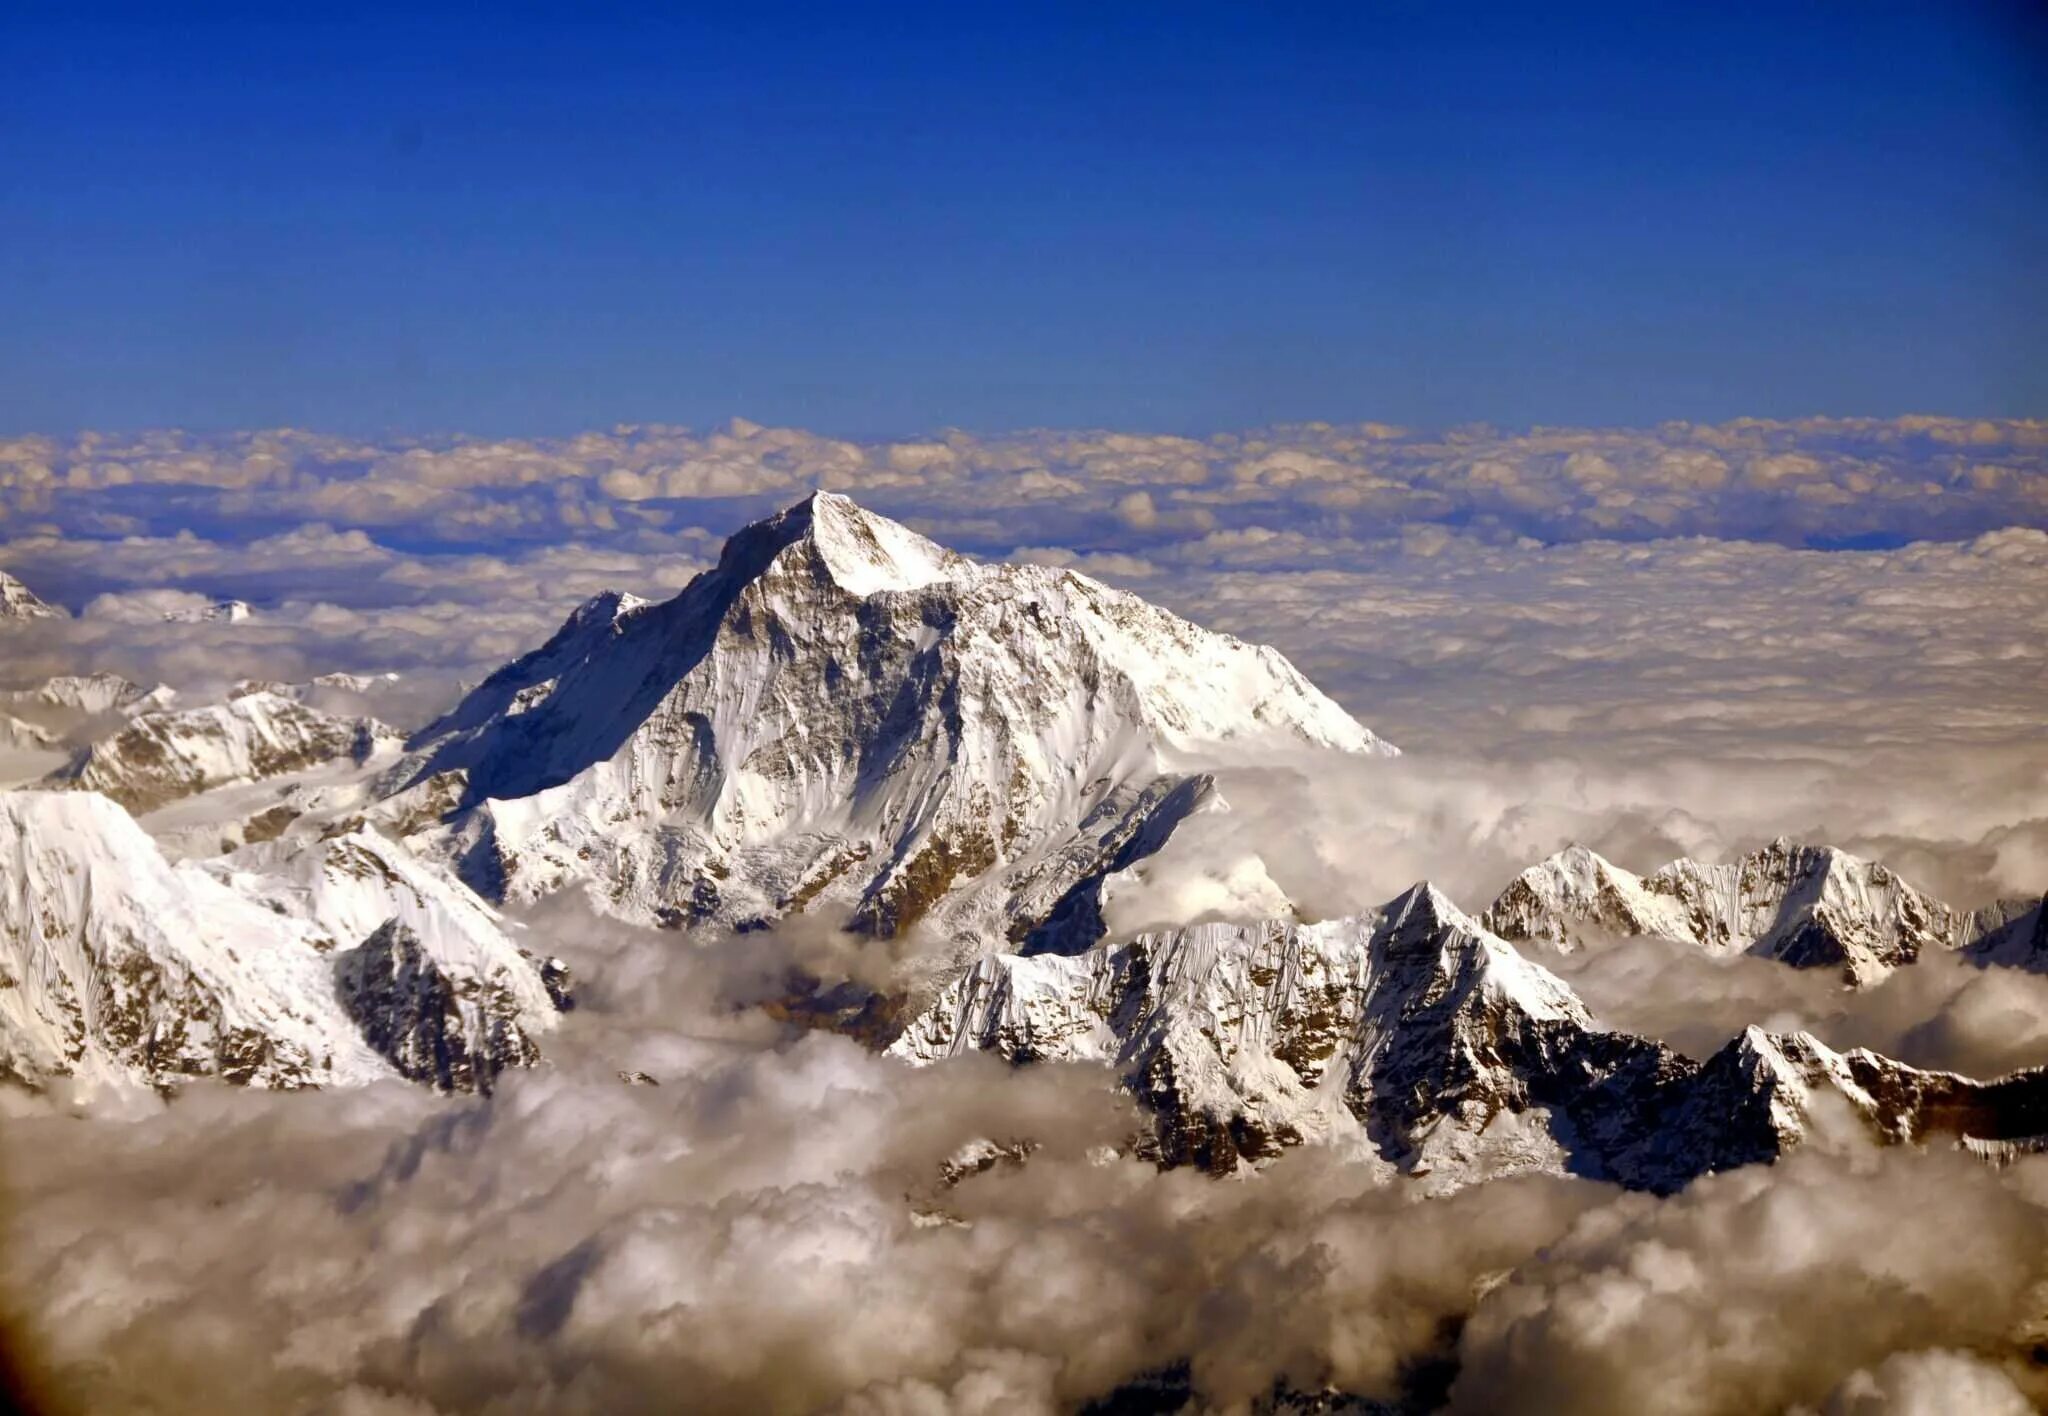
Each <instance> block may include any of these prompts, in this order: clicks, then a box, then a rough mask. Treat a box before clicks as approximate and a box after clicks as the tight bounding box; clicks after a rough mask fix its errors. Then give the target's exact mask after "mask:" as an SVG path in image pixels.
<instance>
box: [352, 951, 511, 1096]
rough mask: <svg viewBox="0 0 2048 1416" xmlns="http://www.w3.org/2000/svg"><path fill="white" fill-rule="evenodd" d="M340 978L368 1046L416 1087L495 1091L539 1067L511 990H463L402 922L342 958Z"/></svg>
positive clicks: (471, 986)
mask: <svg viewBox="0 0 2048 1416" xmlns="http://www.w3.org/2000/svg"><path fill="white" fill-rule="evenodd" d="M334 976H335V981H336V984H337V985H338V987H339V989H340V993H341V1000H342V1004H343V1006H344V1007H346V1008H347V1009H348V1014H349V1016H350V1017H351V1018H353V1019H355V1022H356V1025H357V1026H358V1027H359V1028H361V1030H362V1034H363V1037H364V1039H365V1040H366V1041H367V1042H368V1043H369V1044H370V1046H371V1047H373V1048H374V1049H376V1051H377V1053H378V1055H379V1056H381V1057H383V1058H384V1059H385V1060H386V1061H388V1062H390V1063H391V1065H392V1066H393V1067H396V1068H397V1069H398V1071H399V1073H400V1075H402V1076H404V1077H406V1078H408V1079H410V1080H412V1081H415V1082H423V1083H425V1084H427V1085H429V1086H432V1087H435V1088H437V1089H439V1090H441V1091H462V1092H468V1091H475V1092H488V1091H489V1090H490V1089H491V1080H492V1078H494V1077H496V1076H497V1075H498V1073H500V1072H502V1071H504V1070H505V1069H506V1068H507V1067H525V1066H530V1065H532V1064H533V1063H534V1062H535V1061H537V1060H539V1057H540V1049H539V1048H538V1047H536V1046H535V1045H534V1042H533V1040H532V1039H531V1038H529V1037H528V1036H527V1035H526V1033H525V1032H524V1031H523V1030H522V1029H521V1027H520V1025H519V1002H518V999H517V998H516V997H514V996H513V994H512V993H511V991H510V990H508V989H505V988H502V987H499V986H496V985H494V984H492V983H490V982H488V981H486V982H483V983H477V982H475V981H466V982H465V983H464V984H463V985H462V986H458V985H457V984H456V982H455V981H453V980H452V979H450V978H449V976H448V974H447V973H446V972H444V971H443V970H442V968H441V966H440V964H439V963H438V962H437V961H436V960H435V958H434V957H433V955H431V954H429V953H428V952H427V951H426V950H425V949H424V948H423V947H422V946H421V944H420V937H419V935H417V934H415V933H414V932H413V931H412V930H411V929H410V928H408V927H407V926H405V925H403V924H400V923H399V922H398V921H397V920H395V919H393V920H387V921H385V922H384V924H383V925H381V926H380V927H379V928H378V929H377V931H376V933H374V934H372V935H371V936H370V937H369V938H368V939H366V940H364V941H363V942H362V943H361V944H359V945H357V946H356V947H355V948H354V949H351V950H349V951H348V952H347V953H345V954H342V955H341V956H339V957H338V958H337V959H336V960H335V962H334Z"/></svg>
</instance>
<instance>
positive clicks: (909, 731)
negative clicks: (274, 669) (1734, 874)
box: [382, 492, 1391, 957]
mask: <svg viewBox="0 0 2048 1416" xmlns="http://www.w3.org/2000/svg"><path fill="white" fill-rule="evenodd" d="M1304 747H1315V748H1322V749H1328V750H1335V751H1344V752H1354V753H1373V752H1388V751H1391V749H1390V748H1388V747H1387V746H1386V745H1385V744H1383V743H1381V742H1380V741H1379V739H1377V738H1375V737H1374V736H1373V735H1372V734H1371V733H1370V732H1368V731H1367V730H1366V729H1365V728H1363V727H1361V726H1359V724H1358V723H1356V722H1355V721H1353V719H1352V718H1351V717H1350V716H1349V715H1348V714H1346V713H1345V712H1344V711H1343V710H1342V709H1340V708H1339V707H1337V705H1336V704H1335V703H1333V702H1331V701H1330V700H1329V699H1328V698H1326V697H1324V696H1323V695H1322V694H1321V693H1319V692H1318V691H1317V690H1316V689H1315V688H1314V687H1313V686H1311V685H1310V684H1309V683H1308V681H1307V680H1306V679H1304V678H1303V677H1302V676H1301V675H1300V674H1299V673H1298V672H1296V671H1295V669H1294V668H1293V666H1292V665H1290V664H1289V663H1288V662H1287V661H1286V659H1284V658H1283V657H1282V656H1281V655H1280V654H1279V653H1277V652H1276V651H1274V650H1272V649H1268V648H1262V647H1259V646H1254V645H1249V644H1245V643H1241V642H1240V641H1238V640H1236V639H1232V638H1229V637H1227V636H1224V635H1218V634H1211V633H1209V632H1207V631H1204V630H1201V629H1198V628H1196V627H1195V626H1194V625H1191V624H1189V623H1187V622H1186V621H1185V620H1182V619H1179V618H1177V617H1176V616H1174V615H1172V614H1169V613H1167V612H1166V611H1164V610H1161V609H1159V608H1157V607H1155V606H1153V605H1150V604H1148V603H1146V602H1145V601H1143V600H1141V599H1139V598H1137V597H1135V596H1133V595H1129V594H1125V593H1123V592H1121V591H1117V590H1113V589H1110V588H1109V587H1107V586H1104V585H1101V584H1099V583H1097V582H1096V581H1093V580H1090V579H1088V578H1087V577H1086V576H1082V575H1077V574H1075V573H1073V572H1072V571H1066V570H1055V569H1049V568H1046V567H1040V566H1008V565H984V564H980V563H977V562H975V561H972V560H969V559H967V558H965V557H963V556H959V555H955V554H953V553H952V552H950V551H947V550H945V549H943V548H941V547H939V546H937V545H935V544H933V543H932V542H930V541H928V540H926V539H924V538H923V537H921V536H918V535H916V534H915V533H913V532H911V531H910V530H908V529H907V528H905V527H903V526H900V525H898V524H896V523H895V522H893V521H889V520H887V519H885V518H882V517H879V516H875V515H873V514H871V513H869V512H866V511H863V510H862V509H861V508H859V507H857V506H855V505H854V504H853V503H852V502H850V501H848V500H847V499H846V498H844V497H841V496H836V495H833V494H831V493H826V492H820V493H818V494H816V495H815V496H812V497H809V498H807V499H805V500H804V501H802V502H800V503H798V504H797V505H795V506H792V507H790V508H789V509H787V510H786V511H783V512H781V513H780V514H778V515H776V516H773V517H771V518H769V519H767V520H765V521H762V522H759V523H757V524H755V525H752V526H749V527H747V528H746V529H745V530H743V531H741V532H739V533H738V534H737V535H735V536H734V537H733V538H732V539H731V540H730V541H729V542H728V543H727V545H726V547H725V550H724V552H723V554H722V555H721V557H720V559H719V563H718V565H717V567H716V568H715V569H713V570H711V571H709V572H706V573H705V574H704V575H701V576H699V577H698V578H697V579H696V580H694V581H693V582H692V583H691V584H690V585H689V586H688V587H687V588H685V589H684V590H683V591H682V593H681V594H679V595H677V596H676V597H675V598H674V599H671V600H668V601H666V602H663V603H659V604H647V603H644V602H641V601H638V600H635V599H633V598H632V597H629V596H623V595H618V594H609V595H604V596H600V597H598V598H597V599H595V600H592V601H591V602H589V603H588V604H586V605H584V606H582V607H581V608H580V609H578V610H577V611H576V613H575V614H574V615H572V616H571V617H570V618H569V620H568V622H567V623H565V624H564V625H563V626H562V628H561V630H560V631H559V632H558V633H557V634H556V635H555V636H554V637H553V638H552V639H550V640H549V641H548V642H547V643H546V644H544V645H543V646H541V647H540V648H539V649H537V650H535V651H534V652H533V653H531V654H529V655H527V656H525V657H524V658H522V659H519V660H517V661H516V662H514V663H512V664H509V665H507V666H506V667H505V668H503V669H501V670H500V671H499V672H497V673H496V674H494V675H492V676H491V677H490V678H489V679H488V680H486V681H485V682H484V683H483V684H482V685H480V686H479V687H478V688H477V689H475V690H474V691H473V692H472V693H470V694H469V696H468V697H467V698H465V699H464V700H463V702H462V703H461V704H460V705H459V706H457V707H456V709H455V710H454V711H453V712H451V713H450V714H448V715H447V716H446V717H445V718H443V719H442V720H441V721H440V722H438V723H436V724H434V725H433V726H431V727H430V728H428V729H427V730H426V731H425V732H423V733H421V734H420V735H419V736H418V737H416V738H415V739H414V740H413V742H412V743H411V744H410V748H411V752H410V755H409V757H408V759H407V761H406V763H405V765H404V766H403V768H402V769H401V770H400V771H398V772H395V773H393V774H392V775H391V776H390V778H389V779H388V786H389V787H390V789H391V791H392V800H390V801H389V802H387V803H386V804H385V806H384V808H383V809H382V810H383V819H385V820H386V821H388V822H392V823H395V824H400V825H402V826H404V827H407V828H413V829H419V828H421V827H422V826H424V824H425V823H426V822H429V821H435V820H439V821H441V822H442V824H440V825H438V826H434V827H432V828H430V829H426V830H424V831H423V833H422V835H421V836H420V838H419V839H420V840H421V842H422V844H424V845H429V846H431V847H432V848H434V849H437V850H439V851H440V852H442V853H443V854H444V855H446V856H448V857H450V858H455V859H459V860H460V861H461V862H462V867H463V870H464V873H465V877H466V878H467V879H469V880H470V881H472V882H473V883H475V884H477V885H478V886H479V887H480V888H482V889H484V890H485V891H486V892H487V893H494V894H498V895H501V896H504V897H511V898H533V897H536V896H539V895H543V894H546V893H548V892H551V891H554V890H558V889H562V888H564V887H568V886H587V887H589V888H590V889H591V892H592V894H593V896H594V897H595V898H596V899H597V900H598V901H599V903H600V904H601V905H603V906H604V907H606V908H608V909H610V910H613V911H615V912H617V913H619V914H621V915H624V916H626V917H628V918H631V919H635V920H639V921H643V922H653V923H662V924H668V925H678V926H680V925H685V924H691V923H696V922H700V921H717V922H721V923H725V924H732V925H741V926H745V925H748V924H751V923H754V922H758V921H762V920H767V919H773V918H775V917H778V916H781V915H784V914H788V913H791V912H795V911H802V910H805V909H826V908H830V909H834V910H837V911H841V912H844V913H846V914H847V915H849V916H850V918H851V921H852V923H853V926H854V927H855V928H857V929H861V930H864V931H867V932H870V933H875V934H883V935H890V934H899V933H902V932H903V931H905V930H907V929H909V928H910V927H912V926H913V925H917V924H920V923H924V924H927V925H930V926H935V927H936V928H937V929H939V930H940V931H941V932H942V933H943V934H944V935H945V936H946V937H948V938H950V939H951V940H952V941H954V945H955V952H956V953H957V954H958V955H960V956H962V957H965V956H970V955H972V954H976V953H980V952H985V951H986V950H987V949H988V948H991V947H995V946H997V945H999V944H1000V942H1001V941H1002V940H1004V939H1005V938H1008V939H1010V940H1012V941H1022V940H1026V939H1031V938H1033V932H1034V931H1038V934H1037V936H1036V944H1037V945H1038V946H1040V947H1044V946H1048V945H1055V944H1056V945H1057V946H1058V947H1068V948H1073V947H1083V946H1085V944H1086V943H1088V942H1090V941H1092V940H1093V939H1094V938H1095V937H1097V935H1098V934H1099V929H1100V927H1099V922H1097V921H1096V919H1095V918H1094V914H1093V911H1092V909H1091V907H1090V900H1091V898H1092V892H1093V891H1094V890H1095V889H1096V888H1097V886H1099V884H1100V880H1101V878H1102V876H1103V875H1105V874H1106V873H1107V872H1108V871H1109V870H1111V869H1115V868H1118V867H1119V866H1120V865H1123V864H1128V863H1129V861H1130V860H1131V859H1133V858H1135V856H1134V853H1136V854H1142V853H1144V852H1146V851H1149V850H1152V849H1156V848H1157V846H1158V845H1159V844H1160V843H1161V842H1163V841H1164V840H1165V838H1166V837H1167V835H1169V834H1170V833H1171V831H1172V830H1173V827H1174V824H1175V823H1176V822H1177V821H1178V820H1179V819H1181V818H1182V817H1183V816H1184V815H1185V814H1186V813H1187V812H1189V811H1191V810H1193V809H1195V808H1196V807H1197V806H1199V805H1200V804H1201V803H1202V801H1203V800H1204V799H1205V797H1206V796H1207V795H1208V793H1209V783H1208V780H1207V779H1206V778H1205V777H1203V776H1202V775H1201V773H1200V771H1199V769H1198V767H1197V766H1196V765H1194V764H1197V763H1199V762H1200V761H1201V760H1202V759H1203V758H1204V757H1205V756H1212V755H1215V754H1219V753H1220V754H1239V755H1242V754H1254V753H1260V752H1271V751H1275V750H1280V749H1286V748H1292V749H1297V750H1298V749H1301V748H1304ZM1049 919H1057V920H1058V921H1060V926H1059V930H1058V932H1059V935H1060V937H1059V938H1058V939H1054V938H1052V937H1051V935H1050V934H1048V933H1047V931H1046V922H1047V921H1048V920H1049Z"/></svg>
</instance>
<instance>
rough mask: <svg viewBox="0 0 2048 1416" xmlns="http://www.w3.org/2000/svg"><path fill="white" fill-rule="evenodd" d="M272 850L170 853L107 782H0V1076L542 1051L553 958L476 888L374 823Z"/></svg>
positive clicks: (457, 1070)
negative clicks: (226, 863) (469, 895)
mask: <svg viewBox="0 0 2048 1416" xmlns="http://www.w3.org/2000/svg"><path fill="white" fill-rule="evenodd" d="M273 864H274V865H275V866H276V868H277V869H278V871H279V872H280V875H279V877H278V878H275V879H267V878H256V877H254V876H251V875H246V874H238V873H234V872H228V871H225V870H223V871H221V872H220V873H218V874H213V873H209V872H207V871H206V870H203V869H201V868H200V867H198V866H195V865H189V864H188V865H179V866H173V865H171V864H170V863H169V862H167V861H166V860H165V859H164V858H163V856H162V855H161V853H159V852H158V850H157V848H156V846H155V845H154V843H153V842H151V841H150V839H149V838H148V837H147V836H146V835H145V834H144V833H143V832H142V830H141V828H140V827H138V826H137V825H136V824H135V821H134V820H133V818H131V817H130V816H129V815H128V814H127V813H126V812H125V811H123V810H122V809H121V808H120V806H119V805H117V804H116V803H114V802H112V801H110V800H108V799H107V798H106V797H103V796H100V795H97V794H95V793H90V792H7V793H0V1076H4V1077H6V1078H9V1079H12V1080H15V1081H20V1082H25V1083H28V1084H30V1085H37V1084H41V1083H44V1082H47V1081H50V1080H52V1079H55V1078H59V1077H70V1078H74V1079H76V1080H78V1081H80V1082H82V1083H85V1084H87V1085H100V1084H106V1083H110V1082H124V1081H125V1082H137V1083H146V1084H150V1085H155V1086H159V1087H164V1086H171V1085H174V1084H176V1083H177V1082H179V1081H181V1080H186V1079H190V1078H195V1077H219V1078H222V1079H224V1080H227V1081H231V1082H237V1083H244V1084H248V1085H254V1086H265V1087H303V1086H326V1085H348V1084H354V1083H361V1082H368V1081H374V1080H377V1079H379V1078H382V1077H389V1076H391V1075H393V1074H394V1072H395V1073H397V1074H401V1075H404V1076H408V1077H411V1078H413V1079H414V1080H418V1081H424V1082H428V1083H430V1084H434V1085H438V1086H441V1087H443V1088H447V1089H458V1090H470V1089H479V1088H484V1089H487V1088H488V1086H489V1084H490V1080H491V1078H492V1077H493V1076H494V1075H495V1074H496V1073H497V1072H498V1071H499V1070H501V1069H502V1068H503V1067H506V1066H516V1065H525V1064H528V1063H531V1062H533V1061H534V1060H536V1059H537V1057H538V1055H539V1053H538V1047H537V1045H536V1042H535V1040H534V1039H535V1035H537V1034H544V1033H545V1032H546V1031H547V1029H548V1028H550V1027H551V1026H553V1022H554V1017H555V1012H556V999H555V997H553V996H551V990H550V987H549V981H548V977H544V974H546V975H548V976H551V977H553V978H555V979H556V980H557V982H558V983H559V981H560V975H559V970H558V969H550V968H548V966H546V965H543V964H541V963H538V962H536V961H534V960H531V959H529V958H527V957H526V956H525V955H523V954H522V953H521V952H520V951H519V950H518V949H517V948H516V947H515V946H513V945H512V944H511V943H510V941H509V940H506V939H504V938H503V937H502V935H498V934H496V933H495V929H494V922H493V921H492V920H491V917H490V916H489V913H488V911H487V910H485V909H484V907H483V906H482V905H481V903H480V902H476V901H474V900H467V901H465V900H464V899H463V897H462V896H461V894H460V892H459V887H453V886H451V885H448V884H446V883H445V882H438V881H434V880H433V879H432V878H431V876H429V875H428V874H427V873H426V872H425V871H424V870H423V869H422V868H421V867H420V866H419V865H418V863H417V862H408V861H407V860H406V859H405V857H404V853H403V850H402V848H400V847H398V846H396V845H394V844H392V843H389V842H372V841H366V840H361V839H344V840H339V841H335V842H330V843H327V846H326V848H325V849H324V851H323V852H322V853H321V854H320V855H318V856H316V857H314V858H312V859H309V860H308V859H297V860H295V859H289V858H285V857H283V856H280V858H279V859H278V860H276V861H275V862H273ZM291 904H299V905H302V906H304V912H303V914H300V915H294V914H291V913H285V912H281V908H280V907H281V906H288V905H291ZM364 921H372V923H370V925H369V926H368V927H367V928H363V922H364Z"/></svg>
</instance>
